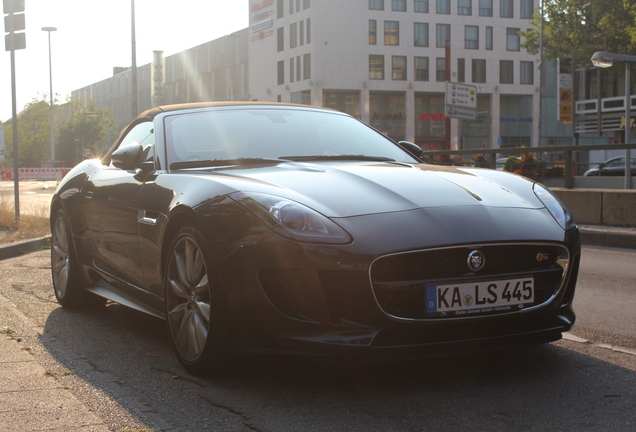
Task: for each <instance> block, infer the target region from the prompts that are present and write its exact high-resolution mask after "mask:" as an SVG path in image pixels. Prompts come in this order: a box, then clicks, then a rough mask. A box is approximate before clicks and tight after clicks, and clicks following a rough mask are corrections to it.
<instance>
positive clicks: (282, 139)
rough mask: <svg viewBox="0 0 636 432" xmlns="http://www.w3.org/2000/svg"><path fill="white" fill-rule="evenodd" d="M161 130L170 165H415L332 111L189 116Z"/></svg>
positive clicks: (175, 117)
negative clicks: (251, 161)
mask: <svg viewBox="0 0 636 432" xmlns="http://www.w3.org/2000/svg"><path fill="white" fill-rule="evenodd" d="M165 130H166V143H167V148H168V157H169V161H168V162H169V165H171V164H173V163H181V162H190V161H193V162H194V161H219V160H236V159H241V158H256V159H279V158H282V159H292V160H304V161H310V160H325V159H327V160H329V159H333V160H343V159H347V157H351V159H353V160H378V161H381V160H392V161H397V162H406V163H417V162H418V161H417V160H416V159H414V158H413V157H411V156H410V155H409V154H408V153H406V152H405V151H403V150H402V149H400V148H399V147H398V146H397V145H395V144H394V143H393V142H392V141H390V140H389V139H388V138H386V137H385V136H384V135H382V134H381V133H379V132H377V131H375V130H373V129H371V128H370V127H368V126H366V125H365V124H363V123H362V122H360V121H358V120H356V119H354V118H352V117H349V116H346V115H342V114H340V113H335V112H334V113H330V112H318V111H312V110H301V109H285V108H268V109H259V108H253V109H227V110H210V111H202V112H190V113H184V114H176V115H170V116H168V117H166V119H165ZM179 165H183V164H179ZM201 166H205V165H204V164H201Z"/></svg>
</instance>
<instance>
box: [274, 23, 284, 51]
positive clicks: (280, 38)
mask: <svg viewBox="0 0 636 432" xmlns="http://www.w3.org/2000/svg"><path fill="white" fill-rule="evenodd" d="M276 38H277V41H276V43H277V46H278V52H281V51H283V50H284V49H285V27H280V28H279V29H277V30H276Z"/></svg>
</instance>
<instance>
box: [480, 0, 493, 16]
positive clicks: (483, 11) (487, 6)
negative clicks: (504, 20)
mask: <svg viewBox="0 0 636 432" xmlns="http://www.w3.org/2000/svg"><path fill="white" fill-rule="evenodd" d="M479 16H486V17H491V16H492V0H479Z"/></svg>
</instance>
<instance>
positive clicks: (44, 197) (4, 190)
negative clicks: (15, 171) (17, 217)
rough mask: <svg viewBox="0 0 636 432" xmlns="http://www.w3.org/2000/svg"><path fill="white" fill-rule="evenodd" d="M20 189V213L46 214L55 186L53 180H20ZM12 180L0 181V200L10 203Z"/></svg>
mask: <svg viewBox="0 0 636 432" xmlns="http://www.w3.org/2000/svg"><path fill="white" fill-rule="evenodd" d="M18 188H19V191H20V214H33V215H38V216H48V214H49V206H50V204H51V197H52V196H53V193H54V192H55V189H56V188H57V182H55V181H39V180H22V181H20V182H19V183H18ZM14 192H15V184H14V183H13V180H1V181H0V200H2V201H5V200H6V202H8V203H10V204H11V206H12V207H11V208H13V205H14V202H15V198H14V196H15V195H14Z"/></svg>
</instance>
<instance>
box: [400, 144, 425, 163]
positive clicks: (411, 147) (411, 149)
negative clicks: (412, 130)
mask: <svg viewBox="0 0 636 432" xmlns="http://www.w3.org/2000/svg"><path fill="white" fill-rule="evenodd" d="M398 145H399V146H400V147H401V148H402V149H403V150H406V151H407V152H408V153H410V154H412V155H413V156H415V157H417V158H418V159H419V158H421V157H422V149H421V147H420V146H418V145H417V144H413V143H412V142H408V141H400V142H399V143H398Z"/></svg>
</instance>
